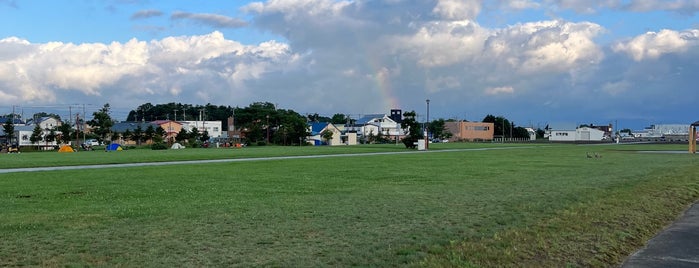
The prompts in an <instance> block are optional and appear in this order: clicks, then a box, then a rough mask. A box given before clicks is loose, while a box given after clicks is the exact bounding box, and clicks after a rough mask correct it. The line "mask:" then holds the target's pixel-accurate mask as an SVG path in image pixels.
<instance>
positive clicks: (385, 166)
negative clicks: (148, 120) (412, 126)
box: [0, 144, 699, 267]
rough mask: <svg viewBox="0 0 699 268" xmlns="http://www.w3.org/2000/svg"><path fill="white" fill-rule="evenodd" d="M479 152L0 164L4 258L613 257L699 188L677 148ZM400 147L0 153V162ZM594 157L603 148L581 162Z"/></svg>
mask: <svg viewBox="0 0 699 268" xmlns="http://www.w3.org/2000/svg"><path fill="white" fill-rule="evenodd" d="M510 146H513V145H509V144H505V145H499V144H446V145H445V144H439V145H435V146H432V147H431V148H432V149H435V150H438V149H454V148H475V149H477V148H488V147H494V148H499V149H500V150H472V151H448V152H430V153H415V154H397V155H371V156H352V157H342V158H337V157H328V158H316V159H286V160H271V161H259V162H236V163H217V164H187V165H179V166H151V167H131V168H102V169H83V170H73V171H52V172H32V173H11V174H1V175H0V216H1V217H0V237H2V239H0V266H141V267H143V266H145V267H154V266H155V267H163V266H244V267H249V266H302V267H307V266H381V267H384V266H428V267H443V266H475V267H479V266H481V267H492V266H518V267H521V266H558V267H560V266H613V265H616V264H618V263H620V262H621V261H623V259H624V258H625V257H626V256H628V255H629V254H630V253H631V252H633V251H634V250H636V249H637V248H639V247H641V246H642V245H643V243H644V242H645V241H646V240H647V239H649V238H650V237H652V236H653V235H654V234H655V233H656V232H657V231H659V230H660V229H662V227H663V226H665V225H666V224H668V223H669V222H671V221H672V220H674V219H675V218H676V217H677V216H679V213H681V212H682V210H683V209H685V208H686V207H687V206H688V205H689V204H691V203H693V202H695V201H696V200H697V199H699V180H698V179H697V175H696V174H699V167H698V166H697V164H698V163H699V162H698V161H699V160H698V159H697V156H694V155H689V154H647V153H638V152H637V151H640V150H686V146H673V145H609V146H577V145H548V144H545V145H534V146H521V145H520V147H521V148H504V147H510ZM379 151H404V149H400V147H396V146H394V145H390V146H387V145H384V146H357V147H335V148H330V147H323V148H317V147H300V148H299V147H294V148H280V147H266V148H265V147H260V148H245V149H242V150H232V149H208V150H207V149H186V150H183V151H174V150H168V151H150V150H129V151H125V152H111V153H105V152H83V153H77V154H66V155H58V154H57V153H25V154H19V155H0V159H2V161H0V167H2V168H15V167H28V166H55V165H68V164H70V165H75V164H100V163H124V162H130V161H131V162H133V161H169V160H186V159H222V158H231V157H263V156H275V155H307V154H337V153H361V152H379ZM586 152H597V153H600V154H601V155H602V156H603V157H602V158H600V159H594V158H593V159H588V158H586V156H585V154H586Z"/></svg>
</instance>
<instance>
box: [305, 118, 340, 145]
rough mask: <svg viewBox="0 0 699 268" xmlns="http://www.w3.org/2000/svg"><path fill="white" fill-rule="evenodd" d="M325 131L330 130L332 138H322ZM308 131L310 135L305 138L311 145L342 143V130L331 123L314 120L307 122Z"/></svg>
mask: <svg viewBox="0 0 699 268" xmlns="http://www.w3.org/2000/svg"><path fill="white" fill-rule="evenodd" d="M326 131H330V132H332V134H333V135H332V138H330V139H328V140H325V139H324V138H323V133H324V132H326ZM308 132H309V133H310V136H308V137H307V138H306V141H308V143H310V144H312V145H330V146H335V145H342V144H343V143H342V132H341V131H340V129H338V128H337V127H335V125H333V124H332V123H322V122H315V123H309V124H308Z"/></svg>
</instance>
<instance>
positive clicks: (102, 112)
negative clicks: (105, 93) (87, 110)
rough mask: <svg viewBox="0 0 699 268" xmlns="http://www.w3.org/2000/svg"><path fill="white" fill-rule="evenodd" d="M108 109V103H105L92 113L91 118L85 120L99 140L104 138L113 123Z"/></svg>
mask: <svg viewBox="0 0 699 268" xmlns="http://www.w3.org/2000/svg"><path fill="white" fill-rule="evenodd" d="M109 111H110V108H109V103H106V104H104V106H103V107H102V108H101V109H99V110H98V111H96V112H94V113H92V116H93V119H92V120H90V121H88V122H87V124H88V125H90V126H91V127H92V132H93V133H95V134H96V135H97V137H98V139H99V140H100V141H104V140H106V138H107V136H108V135H109V133H110V131H111V128H112V126H113V125H114V121H113V120H112V117H111V116H110V115H109Z"/></svg>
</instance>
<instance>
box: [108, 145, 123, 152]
mask: <svg viewBox="0 0 699 268" xmlns="http://www.w3.org/2000/svg"><path fill="white" fill-rule="evenodd" d="M104 150H105V151H121V150H123V149H121V145H119V144H118V143H112V144H109V145H107V147H105V148H104Z"/></svg>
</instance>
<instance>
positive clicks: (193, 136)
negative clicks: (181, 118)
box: [188, 127, 200, 147]
mask: <svg viewBox="0 0 699 268" xmlns="http://www.w3.org/2000/svg"><path fill="white" fill-rule="evenodd" d="M199 136H200V134H199V129H197V128H196V127H192V129H191V130H190V131H189V140H188V142H189V144H191V145H192V147H194V146H195V145H196V144H198V143H197V140H199Z"/></svg>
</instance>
